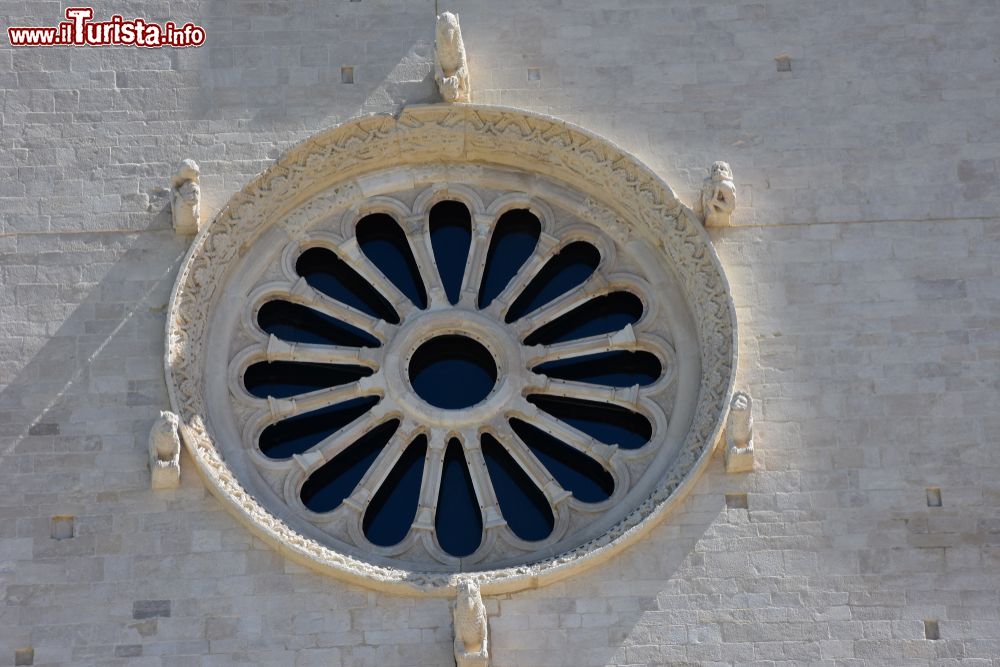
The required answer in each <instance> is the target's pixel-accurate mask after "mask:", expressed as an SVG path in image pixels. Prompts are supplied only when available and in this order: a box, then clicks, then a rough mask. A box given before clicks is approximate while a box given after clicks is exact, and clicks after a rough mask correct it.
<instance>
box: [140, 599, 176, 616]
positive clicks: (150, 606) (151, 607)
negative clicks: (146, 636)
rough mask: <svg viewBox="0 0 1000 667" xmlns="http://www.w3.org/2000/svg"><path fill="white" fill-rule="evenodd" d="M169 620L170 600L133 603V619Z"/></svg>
mask: <svg viewBox="0 0 1000 667" xmlns="http://www.w3.org/2000/svg"><path fill="white" fill-rule="evenodd" d="M161 617H162V618H169V617H170V600H136V601H135V602H133V603H132V618H134V619H137V620H138V619H143V618H161Z"/></svg>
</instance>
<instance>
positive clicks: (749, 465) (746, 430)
mask: <svg viewBox="0 0 1000 667" xmlns="http://www.w3.org/2000/svg"><path fill="white" fill-rule="evenodd" d="M753 462H754V449H753V399H752V398H750V394H747V393H745V392H742V391H738V392H736V393H735V394H733V400H732V401H731V402H730V403H729V418H728V420H727V422H726V472H730V473H735V472H750V471H752V470H753Z"/></svg>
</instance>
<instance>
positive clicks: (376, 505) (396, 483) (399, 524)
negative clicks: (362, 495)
mask: <svg viewBox="0 0 1000 667" xmlns="http://www.w3.org/2000/svg"><path fill="white" fill-rule="evenodd" d="M426 456H427V437H426V436H423V435H420V436H417V438H415V439H414V440H413V442H411V443H410V444H409V445H408V446H407V448H406V450H405V451H404V452H403V455H402V456H400V457H399V460H398V461H396V465H394V466H393V468H392V472H390V473H389V476H388V477H386V478H385V481H384V482H382V486H380V487H379V489H378V491H377V492H376V493H375V497H374V498H372V500H371V502H370V503H368V508H367V509H366V510H365V516H364V519H362V523H361V528H362V530H363V531H364V533H365V537H367V538H368V541H369V542H371V543H372V544H375V545H378V546H380V547H391V546H392V545H394V544H399V543H400V542H402V541H403V538H405V537H406V535H407V533H409V532H410V526H412V525H413V519H414V517H416V516H417V502H418V501H419V500H420V481H421V479H422V478H423V475H424V459H425V458H426Z"/></svg>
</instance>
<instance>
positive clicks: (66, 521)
mask: <svg viewBox="0 0 1000 667" xmlns="http://www.w3.org/2000/svg"><path fill="white" fill-rule="evenodd" d="M74 521H75V517H74V516H72V515H70V514H60V515H58V516H54V517H52V525H51V535H52V539H53V540H68V539H70V538H71V537H73V527H74Z"/></svg>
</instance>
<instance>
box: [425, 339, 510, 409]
mask: <svg viewBox="0 0 1000 667" xmlns="http://www.w3.org/2000/svg"><path fill="white" fill-rule="evenodd" d="M409 373H410V383H411V384H412V385H413V389H414V390H415V391H416V392H417V395H418V396H420V398H422V399H424V400H425V401H427V402H428V403H430V404H431V405H433V406H434V407H437V408H445V409H446V410H460V409H462V408H469V407H472V406H473V405H476V404H477V403H479V402H480V401H482V400H483V399H484V398H486V397H487V396H489V395H490V392H491V391H493V387H494V386H495V385H496V383H497V364H496V361H494V359H493V355H491V354H490V352H489V350H487V349H486V348H485V347H483V346H482V345H481V344H480V343H477V342H476V341H474V340H472V339H471V338H467V337H465V336H458V335H448V336H438V337H436V338H432V339H431V340H429V341H427V342H426V343H424V344H423V345H421V346H420V347H418V348H417V349H416V351H415V352H414V353H413V356H412V357H411V358H410V368H409Z"/></svg>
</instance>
